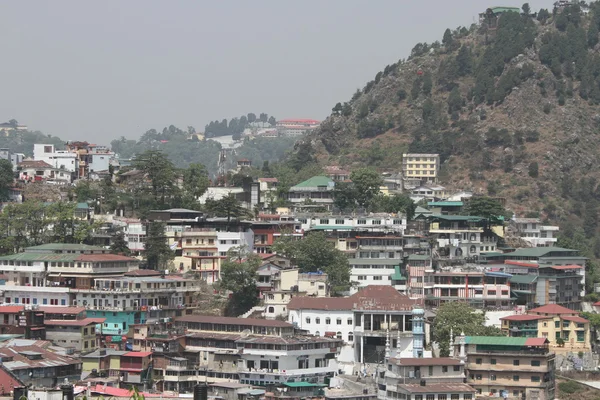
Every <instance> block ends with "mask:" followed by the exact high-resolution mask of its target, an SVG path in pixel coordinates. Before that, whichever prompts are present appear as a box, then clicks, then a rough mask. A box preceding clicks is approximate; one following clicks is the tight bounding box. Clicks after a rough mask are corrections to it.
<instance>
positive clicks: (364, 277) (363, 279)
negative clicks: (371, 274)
mask: <svg viewBox="0 0 600 400" xmlns="http://www.w3.org/2000/svg"><path fill="white" fill-rule="evenodd" d="M358 280H359V281H366V280H367V277H366V276H365V275H359V276H358Z"/></svg>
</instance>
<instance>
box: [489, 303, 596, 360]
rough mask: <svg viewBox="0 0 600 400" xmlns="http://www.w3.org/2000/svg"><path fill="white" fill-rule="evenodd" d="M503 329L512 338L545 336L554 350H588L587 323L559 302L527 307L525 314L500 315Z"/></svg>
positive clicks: (588, 332)
mask: <svg viewBox="0 0 600 400" xmlns="http://www.w3.org/2000/svg"><path fill="white" fill-rule="evenodd" d="M501 320H502V331H504V332H505V333H506V334H508V335H509V336H511V337H539V338H546V339H548V341H549V342H550V347H551V349H552V350H553V351H555V352H557V353H563V352H564V353H568V352H576V353H578V352H580V351H584V352H586V351H591V349H592V347H591V340H590V322H589V321H588V320H587V319H585V318H582V317H580V316H579V313H578V312H577V311H573V310H571V309H568V308H566V307H563V306H559V305H558V304H548V305H545V306H542V307H538V308H534V309H532V310H529V311H528V312H527V314H521V315H511V316H508V317H504V318H501Z"/></svg>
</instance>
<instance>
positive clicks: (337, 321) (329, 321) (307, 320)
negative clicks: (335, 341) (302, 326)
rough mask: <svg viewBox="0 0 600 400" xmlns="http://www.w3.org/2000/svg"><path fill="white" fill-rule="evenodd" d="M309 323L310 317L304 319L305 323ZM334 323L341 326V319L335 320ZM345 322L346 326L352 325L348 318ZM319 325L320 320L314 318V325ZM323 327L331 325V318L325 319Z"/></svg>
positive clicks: (350, 319)
mask: <svg viewBox="0 0 600 400" xmlns="http://www.w3.org/2000/svg"><path fill="white" fill-rule="evenodd" d="M310 321H312V320H311V318H310V317H306V323H307V324H310ZM335 322H336V325H342V319H341V318H337V319H336V321H335ZM346 322H347V324H348V325H352V318H348V319H347V320H346ZM320 323H321V318H319V317H316V318H315V324H320ZM325 325H331V318H329V317H327V318H325Z"/></svg>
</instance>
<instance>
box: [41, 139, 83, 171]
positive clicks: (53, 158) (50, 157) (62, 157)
mask: <svg viewBox="0 0 600 400" xmlns="http://www.w3.org/2000/svg"><path fill="white" fill-rule="evenodd" d="M33 159H34V160H36V161H44V162H46V163H48V164H50V165H52V166H53V167H54V168H58V169H63V170H66V171H69V172H71V173H75V172H77V171H78V170H79V158H78V155H77V154H76V153H72V152H69V151H67V150H56V149H55V148H54V145H53V144H38V143H36V144H34V145H33Z"/></svg>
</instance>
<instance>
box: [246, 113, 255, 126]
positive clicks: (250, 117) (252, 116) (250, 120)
mask: <svg viewBox="0 0 600 400" xmlns="http://www.w3.org/2000/svg"><path fill="white" fill-rule="evenodd" d="M247 118H248V123H249V124H252V123H254V122H256V114H254V113H248V116H247Z"/></svg>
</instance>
